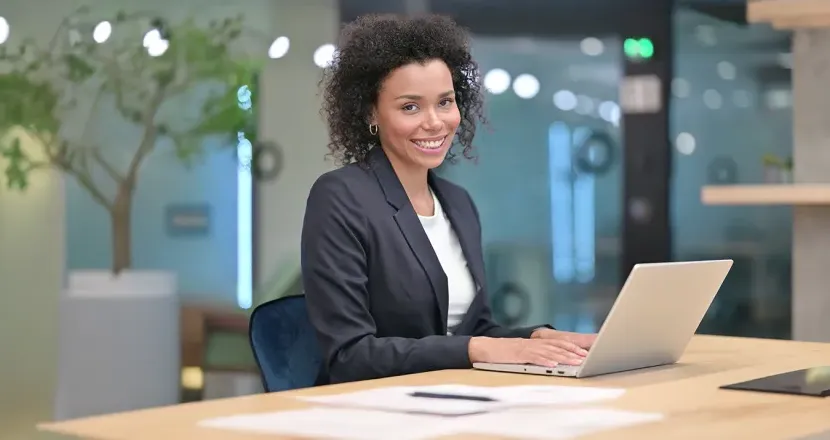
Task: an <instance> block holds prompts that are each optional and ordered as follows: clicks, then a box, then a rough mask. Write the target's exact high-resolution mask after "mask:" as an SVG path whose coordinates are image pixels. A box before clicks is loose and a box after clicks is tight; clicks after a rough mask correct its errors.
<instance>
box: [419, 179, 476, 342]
mask: <svg viewBox="0 0 830 440" xmlns="http://www.w3.org/2000/svg"><path fill="white" fill-rule="evenodd" d="M432 199H433V200H434V201H435V212H434V213H433V215H432V216H431V217H425V216H422V215H419V216H418V218H419V219H420V220H421V225H423V227H424V231H426V233H427V237H429V241H430V243H432V248H433V249H434V250H435V255H436V256H437V257H438V261H439V262H441V268H442V269H444V273H445V274H446V275H447V287H448V288H449V307H448V308H447V312H448V313H447V330H448V331H447V334H449V335H451V334H452V332H453V330H454V329H455V327H456V326H458V324H460V323H461V320H462V319H464V315H466V314H467V310H468V309H469V308H470V304H471V303H472V302H473V298H475V295H476V285H475V281H473V276H472V275H471V274H470V270H469V269H468V267H467V259H466V258H465V257H464V252H463V250H462V249H461V243H459V241H458V235H456V233H455V230H454V229H453V228H452V224H450V219H449V218H447V215H446V214H445V213H444V210H443V209H442V208H441V203H440V202H438V198H437V197H435V193H433V194H432Z"/></svg>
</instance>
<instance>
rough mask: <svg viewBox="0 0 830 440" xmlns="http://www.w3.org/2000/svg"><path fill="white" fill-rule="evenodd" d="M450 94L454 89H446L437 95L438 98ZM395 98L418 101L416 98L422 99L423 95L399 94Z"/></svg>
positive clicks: (452, 93)
mask: <svg viewBox="0 0 830 440" xmlns="http://www.w3.org/2000/svg"><path fill="white" fill-rule="evenodd" d="M452 95H455V90H449V91H446V92H444V93H442V94H441V95H439V96H438V97H439V98H446V97H447V96H452ZM395 99H396V100H397V99H407V100H410V101H418V100H420V99H423V96H418V95H401V96H398V97H397V98H395Z"/></svg>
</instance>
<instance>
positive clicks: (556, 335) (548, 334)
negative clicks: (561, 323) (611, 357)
mask: <svg viewBox="0 0 830 440" xmlns="http://www.w3.org/2000/svg"><path fill="white" fill-rule="evenodd" d="M530 337H531V338H532V339H559V340H563V341H569V342H573V343H574V344H576V345H578V346H579V347H580V348H584V349H586V350H589V349H590V348H591V347H593V345H594V341H596V340H597V335H596V333H573V332H562V331H559V330H551V329H549V328H539V329H536V330H534V331H533V334H532V335H530Z"/></svg>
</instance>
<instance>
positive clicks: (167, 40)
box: [0, 7, 258, 418]
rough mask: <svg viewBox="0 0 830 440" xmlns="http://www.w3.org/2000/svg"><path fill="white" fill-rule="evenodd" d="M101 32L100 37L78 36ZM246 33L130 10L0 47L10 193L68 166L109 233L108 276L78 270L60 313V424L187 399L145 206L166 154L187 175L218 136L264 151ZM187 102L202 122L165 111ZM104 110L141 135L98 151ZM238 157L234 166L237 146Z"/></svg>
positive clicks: (173, 302) (173, 314) (81, 13)
mask: <svg viewBox="0 0 830 440" xmlns="http://www.w3.org/2000/svg"><path fill="white" fill-rule="evenodd" d="M103 23H106V25H104V24H103ZM101 26H104V28H105V29H103V31H102V30H101ZM93 27H95V29H96V30H95V32H94V35H82V34H81V33H80V32H79V31H77V29H92V28H93ZM107 27H109V28H108V29H107ZM104 31H107V32H104ZM242 31H243V18H242V17H241V16H240V17H233V18H227V19H224V20H217V21H214V22H211V23H209V24H206V25H204V26H199V25H197V24H196V23H195V22H194V21H184V22H182V23H177V24H167V23H164V22H163V21H162V20H159V19H154V18H153V17H148V16H147V15H146V14H131V13H127V12H119V13H118V14H116V16H114V17H110V19H109V20H101V19H100V18H99V17H94V20H93V17H91V16H90V9H89V8H88V7H82V8H79V9H78V10H77V11H76V12H75V13H74V14H73V15H72V16H70V17H67V19H65V20H64V21H63V22H62V24H61V26H60V28H59V29H58V31H57V32H56V34H55V37H54V38H53V39H52V41H51V42H50V43H49V44H48V45H45V46H41V45H38V44H37V43H36V42H34V41H32V40H25V41H23V42H22V43H21V45H20V46H19V47H15V48H4V47H0V66H3V68H4V71H3V75H0V155H2V158H3V159H4V160H3V161H2V163H4V164H5V166H4V169H2V170H0V171H2V172H3V174H0V183H3V184H5V185H6V186H7V187H8V188H10V189H12V190H17V191H26V189H27V187H28V184H29V181H30V179H31V177H32V176H33V173H37V172H40V171H42V170H47V169H53V170H58V171H60V172H62V173H63V174H64V175H65V176H66V177H67V178H69V179H74V180H75V181H76V182H77V183H78V185H79V186H80V187H81V188H83V189H84V190H85V191H86V193H87V194H88V195H89V197H91V198H92V200H94V201H95V202H96V203H97V204H98V205H99V206H100V207H101V208H102V209H104V210H105V211H106V212H107V213H108V215H109V218H110V224H111V231H109V233H110V236H111V240H112V241H111V246H112V260H111V264H110V267H109V268H108V269H107V270H81V271H73V273H70V274H69V281H68V295H66V297H65V299H64V300H62V301H63V302H62V303H61V306H60V310H61V311H60V313H61V320H62V323H61V324H60V326H61V333H60V338H61V341H60V350H61V351H60V356H59V362H60V364H61V368H60V369H59V378H58V382H59V385H58V396H56V401H57V403H56V406H57V408H56V416H57V418H63V417H79V416H86V415H93V414H97V413H102V412H111V411H120V410H129V409H137V408H142V407H148V406H156V405H164V404H172V403H176V401H177V400H178V384H179V359H178V353H179V338H178V335H179V333H178V332H179V308H178V305H179V304H178V299H177V292H176V290H177V288H176V279H175V278H176V277H175V274H173V273H171V272H169V271H137V270H134V269H133V265H132V260H133V246H132V239H133V237H132V230H131V218H132V214H133V207H134V197H135V194H136V191H137V190H139V189H140V187H141V185H140V184H141V175H142V174H141V171H142V169H143V167H144V166H145V164H146V163H147V159H148V158H149V157H150V156H152V155H154V154H156V153H167V154H169V153H171V152H172V153H174V155H175V157H176V158H177V160H179V161H180V162H181V163H182V165H183V166H188V165H190V164H193V163H195V162H196V161H198V160H199V158H201V157H203V155H205V154H207V153H208V152H207V151H206V149H205V147H204V145H205V143H204V141H205V140H206V139H207V138H208V137H217V136H218V137H221V138H222V139H225V140H226V141H225V142H223V143H224V144H225V145H228V146H236V145H237V142H239V141H241V140H242V139H241V137H240V136H239V134H240V133H244V134H245V137H247V140H248V141H251V142H256V140H255V139H252V137H253V136H254V135H255V130H253V124H254V118H252V117H250V116H251V115H250V111H251V103H250V92H252V91H253V89H254V88H255V87H256V82H255V80H254V78H255V75H256V73H257V71H258V66H257V64H256V63H255V62H252V61H247V60H246V59H245V58H244V56H243V55H241V51H235V50H234V45H235V44H236V43H237V42H238V41H239V40H240V37H241V36H242ZM142 37H143V38H142ZM142 43H143V44H142ZM243 85H244V86H247V88H246V89H245V91H246V92H245V93H244V94H241V93H238V91H239V90H240V87H242V86H243ZM242 95H245V96H242ZM243 98H244V99H243ZM184 101H187V102H186V103H185V102H184ZM194 102H196V103H197V104H194ZM185 105H186V106H187V107H185V108H188V109H192V108H194V106H198V111H197V112H195V113H196V117H193V118H191V119H186V118H185V117H182V116H181V115H182V114H184V113H185V112H181V111H179V112H176V114H175V115H172V116H171V115H170V112H168V113H167V114H165V113H164V112H163V110H164V109H165V108H167V109H168V110H169V109H171V108H173V109H176V106H180V107H179V108H182V106H185ZM102 114H107V115H116V117H119V118H121V119H123V120H124V121H125V122H127V123H128V124H130V125H133V126H134V127H135V128H136V130H137V132H138V133H139V134H138V136H136V135H133V134H126V133H125V134H124V136H123V139H124V143H123V145H122V144H118V145H111V144H108V145H101V143H100V141H98V140H96V139H95V137H94V136H92V135H91V134H90V132H91V130H89V129H88V128H90V127H93V126H95V124H96V123H100V115H102ZM108 117H111V116H108ZM79 120H80V121H81V123H79V122H78V121H79ZM108 120H109V121H112V120H111V119H108ZM249 145H250V144H249ZM32 148H35V149H37V150H40V151H36V153H37V154H33V150H32ZM228 151H229V152H231V153H232V154H233V157H234V160H235V159H236V153H237V152H236V149H229V150H228ZM57 221H63V219H59V220H57ZM102 316H105V317H106V319H102ZM114 323H117V325H114ZM135 359H142V360H143V361H146V362H135ZM114 378H118V379H117V380H116V379H114Z"/></svg>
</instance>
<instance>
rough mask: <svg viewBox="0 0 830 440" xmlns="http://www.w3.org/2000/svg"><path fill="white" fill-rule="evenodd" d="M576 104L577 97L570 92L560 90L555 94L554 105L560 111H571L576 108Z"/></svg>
mask: <svg viewBox="0 0 830 440" xmlns="http://www.w3.org/2000/svg"><path fill="white" fill-rule="evenodd" d="M576 104H577V99H576V95H575V94H574V92H572V91H570V90H560V91H558V92H556V93H554V94H553V105H555V106H556V108H558V109H559V110H563V111H566V112H567V111H571V110H573V109H575V108H576Z"/></svg>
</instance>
